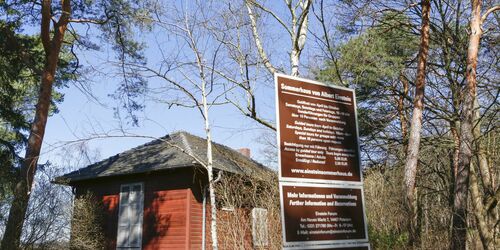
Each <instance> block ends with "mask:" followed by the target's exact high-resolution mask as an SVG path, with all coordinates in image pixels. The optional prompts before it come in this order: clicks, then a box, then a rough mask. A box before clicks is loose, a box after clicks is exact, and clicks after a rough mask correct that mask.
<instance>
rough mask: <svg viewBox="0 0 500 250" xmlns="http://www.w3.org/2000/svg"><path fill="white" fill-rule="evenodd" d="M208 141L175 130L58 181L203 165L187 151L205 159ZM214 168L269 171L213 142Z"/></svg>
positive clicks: (253, 172) (236, 170)
mask: <svg viewBox="0 0 500 250" xmlns="http://www.w3.org/2000/svg"><path fill="white" fill-rule="evenodd" d="M206 142H207V141H206V140H205V139H203V138H200V137H198V136H195V135H192V134H189V133H187V132H183V131H181V132H176V133H173V134H170V135H167V136H165V137H163V138H160V139H157V140H154V141H151V142H149V143H146V144H144V145H141V146H138V147H135V148H133V149H130V150H127V151H125V152H123V153H120V154H117V155H115V156H112V157H110V158H107V159H105V160H103V161H100V162H97V163H94V164H92V165H89V166H87V167H85V168H81V169H78V170H76V171H73V172H71V173H68V174H65V175H63V176H59V177H57V178H56V179H55V182H56V183H59V184H71V183H72V182H76V181H82V180H90V179H97V178H101V177H109V176H119V175H130V174H136V173H145V172H151V171H158V170H165V169H174V168H181V167H193V166H194V165H198V166H200V165H199V164H198V163H197V161H196V160H195V159H194V158H193V157H191V156H190V155H188V154H193V155H194V156H196V157H197V158H198V159H200V160H202V161H203V162H206V160H207V157H206V154H207V153H206V152H207V144H206ZM212 145H213V147H212V149H213V163H214V164H213V167H214V169H219V170H222V171H226V172H231V173H235V174H242V175H249V176H252V175H256V174H260V173H264V172H270V170H269V169H268V168H266V167H265V166H263V165H262V164H260V163H258V162H256V161H254V160H252V159H250V158H248V157H246V156H244V155H242V154H240V153H239V152H237V151H235V150H234V149H231V148H229V147H227V146H224V145H222V144H218V143H212Z"/></svg>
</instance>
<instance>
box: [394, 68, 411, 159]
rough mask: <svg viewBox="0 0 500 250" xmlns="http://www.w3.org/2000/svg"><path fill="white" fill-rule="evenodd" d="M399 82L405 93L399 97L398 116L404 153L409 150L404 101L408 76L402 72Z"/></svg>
mask: <svg viewBox="0 0 500 250" xmlns="http://www.w3.org/2000/svg"><path fill="white" fill-rule="evenodd" d="M399 80H400V81H401V84H402V85H403V92H402V93H401V94H399V96H398V100H397V102H398V116H399V126H400V127H401V138H402V140H401V141H402V143H403V149H404V152H406V151H407V150H408V148H407V145H408V144H407V140H408V126H407V123H408V121H407V120H406V112H405V103H404V100H405V98H406V96H407V95H408V87H409V84H408V79H406V76H404V74H403V73H402V72H401V74H400V75H399Z"/></svg>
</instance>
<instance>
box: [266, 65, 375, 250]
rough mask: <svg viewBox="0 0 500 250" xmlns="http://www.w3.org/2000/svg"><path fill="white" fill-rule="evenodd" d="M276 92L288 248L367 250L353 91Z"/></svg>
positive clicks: (290, 84) (309, 88)
mask: <svg viewBox="0 0 500 250" xmlns="http://www.w3.org/2000/svg"><path fill="white" fill-rule="evenodd" d="M275 84H276V112H277V132H278V133H277V136H278V154H279V157H278V161H279V181H280V199H281V201H280V202H281V211H282V227H283V244H284V247H285V248H290V249H294V247H299V248H302V249H323V248H321V247H327V248H326V249H330V248H332V249H334V248H335V249H337V248H340V249H368V248H369V246H367V242H368V232H367V226H366V216H365V209H364V197H363V186H362V184H363V182H362V173H361V168H360V157H359V142H358V129H357V117H356V100H355V93H354V91H353V90H352V89H348V88H342V87H333V86H327V85H325V84H323V83H319V82H316V81H311V80H307V79H301V78H297V77H291V76H287V75H282V74H275ZM318 247H320V248H318ZM295 249H296V248H295Z"/></svg>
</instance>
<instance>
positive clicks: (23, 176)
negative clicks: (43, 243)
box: [1, 0, 71, 250]
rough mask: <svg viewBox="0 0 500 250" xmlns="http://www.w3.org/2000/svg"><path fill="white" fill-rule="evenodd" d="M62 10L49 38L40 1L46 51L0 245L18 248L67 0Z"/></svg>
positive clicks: (47, 6) (46, 5) (45, 7)
mask: <svg viewBox="0 0 500 250" xmlns="http://www.w3.org/2000/svg"><path fill="white" fill-rule="evenodd" d="M61 4H62V9H63V10H64V13H63V14H62V15H61V17H60V19H59V21H58V22H57V23H55V27H54V31H53V32H54V35H53V37H52V39H50V22H52V20H51V19H52V14H51V1H49V0H45V1H43V2H42V22H41V37H42V43H43V46H44V51H45V65H44V68H43V73H42V76H41V81H40V91H39V94H38V101H37V105H36V111H35V116H34V119H33V123H32V124H31V130H30V135H29V137H28V144H27V146H26V154H25V157H24V161H23V163H22V165H21V169H20V175H19V178H18V182H17V183H16V186H15V190H14V197H13V200H12V205H11V207H10V211H9V218H8V220H7V225H6V227H5V234H4V236H3V238H2V244H1V249H2V250H11V249H18V248H19V247H20V243H21V234H22V229H23V224H24V220H25V214H26V210H27V208H28V202H29V199H30V193H31V189H32V185H33V178H34V177H35V174H36V170H37V167H38V157H39V155H40V150H41V148H42V142H43V137H44V135H45V126H46V125H47V117H48V114H49V109H50V103H51V100H52V85H53V83H54V78H55V73H56V69H57V62H58V60H59V53H60V51H61V47H62V44H63V39H64V33H65V32H66V27H67V23H68V20H69V16H70V13H71V6H70V1H66V0H63V1H61Z"/></svg>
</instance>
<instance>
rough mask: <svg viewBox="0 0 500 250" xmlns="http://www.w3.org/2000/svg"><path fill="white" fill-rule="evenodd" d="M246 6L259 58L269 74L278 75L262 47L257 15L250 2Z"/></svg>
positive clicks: (246, 2)
mask: <svg viewBox="0 0 500 250" xmlns="http://www.w3.org/2000/svg"><path fill="white" fill-rule="evenodd" d="M245 5H246V7H247V11H248V17H249V18H250V23H251V27H252V35H253V38H254V42H255V46H257V50H258V52H259V56H260V58H261V59H262V63H263V64H264V65H265V66H266V68H267V70H268V71H269V73H271V75H274V73H276V72H278V71H277V70H276V68H275V67H274V66H273V65H272V64H271V61H269V57H268V56H267V54H266V51H265V50H264V46H262V41H261V38H260V36H259V32H258V30H257V20H256V17H255V13H254V12H253V10H252V7H251V6H250V2H249V1H245Z"/></svg>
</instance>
